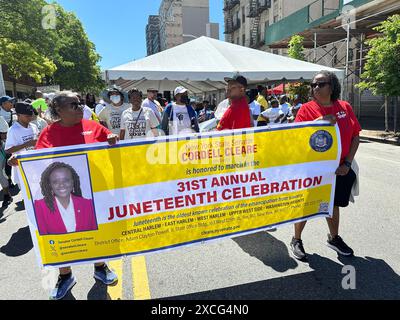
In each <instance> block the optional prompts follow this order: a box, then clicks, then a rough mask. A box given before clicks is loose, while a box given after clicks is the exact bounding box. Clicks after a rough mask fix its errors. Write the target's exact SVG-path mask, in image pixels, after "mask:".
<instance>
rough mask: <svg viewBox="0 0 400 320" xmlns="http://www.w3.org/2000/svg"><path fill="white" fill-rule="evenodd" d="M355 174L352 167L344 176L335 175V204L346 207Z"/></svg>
mask: <svg viewBox="0 0 400 320" xmlns="http://www.w3.org/2000/svg"><path fill="white" fill-rule="evenodd" d="M356 177H357V176H356V174H355V173H354V171H353V170H352V169H350V171H349V173H348V174H347V175H345V176H336V189H335V206H336V207H347V206H348V205H349V200H350V195H351V189H352V188H353V184H354V182H355V181H356Z"/></svg>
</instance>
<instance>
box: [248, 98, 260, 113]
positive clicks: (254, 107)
mask: <svg viewBox="0 0 400 320" xmlns="http://www.w3.org/2000/svg"><path fill="white" fill-rule="evenodd" d="M249 107H250V110H251V114H252V115H253V116H258V115H260V112H261V105H260V104H259V103H258V102H257V101H256V100H254V101H253V102H252V103H250V104H249Z"/></svg>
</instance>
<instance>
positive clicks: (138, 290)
mask: <svg viewBox="0 0 400 320" xmlns="http://www.w3.org/2000/svg"><path fill="white" fill-rule="evenodd" d="M132 285H133V297H134V299H135V300H149V299H151V295H150V288H149V279H148V277H147V268H146V258H145V257H144V256H139V257H133V258H132Z"/></svg>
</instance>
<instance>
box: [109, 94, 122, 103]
mask: <svg viewBox="0 0 400 320" xmlns="http://www.w3.org/2000/svg"><path fill="white" fill-rule="evenodd" d="M110 100H111V102H112V103H113V104H119V103H120V102H121V96H111V97H110Z"/></svg>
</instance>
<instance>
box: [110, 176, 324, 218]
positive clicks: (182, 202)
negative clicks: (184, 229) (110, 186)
mask: <svg viewBox="0 0 400 320" xmlns="http://www.w3.org/2000/svg"><path fill="white" fill-rule="evenodd" d="M208 180H209V179H207V178H204V179H197V180H192V181H188V182H185V183H184V182H179V183H178V192H188V191H189V192H193V191H197V190H204V189H207V182H208ZM266 181H267V179H266V178H265V177H263V176H262V173H261V172H258V173H257V172H253V173H243V174H232V175H226V176H220V177H213V178H212V179H211V188H208V189H209V190H210V189H212V188H215V187H221V186H234V185H242V186H238V187H230V188H226V189H224V190H222V192H221V193H220V194H218V192H217V191H216V190H214V191H204V192H196V193H193V194H186V195H181V196H175V197H170V198H164V199H156V200H150V201H144V202H138V203H131V204H125V205H122V206H117V207H111V208H109V215H110V216H109V217H108V220H109V221H111V220H115V219H118V218H125V217H127V216H138V215H141V214H147V213H155V212H160V211H161V212H163V211H166V210H174V209H182V208H190V207H191V206H197V205H206V204H210V203H217V202H221V201H230V200H237V199H243V198H249V197H256V196H264V195H269V194H275V193H281V192H290V191H297V190H301V189H307V188H310V187H315V186H319V185H321V182H322V176H318V177H313V178H305V179H293V180H287V181H282V182H270V183H266ZM243 184H247V185H245V186H243ZM249 184H252V185H249Z"/></svg>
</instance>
